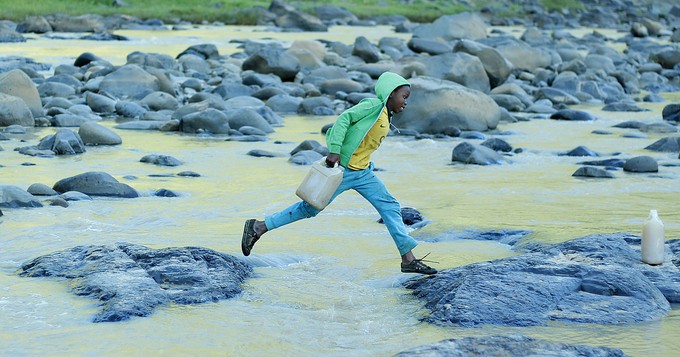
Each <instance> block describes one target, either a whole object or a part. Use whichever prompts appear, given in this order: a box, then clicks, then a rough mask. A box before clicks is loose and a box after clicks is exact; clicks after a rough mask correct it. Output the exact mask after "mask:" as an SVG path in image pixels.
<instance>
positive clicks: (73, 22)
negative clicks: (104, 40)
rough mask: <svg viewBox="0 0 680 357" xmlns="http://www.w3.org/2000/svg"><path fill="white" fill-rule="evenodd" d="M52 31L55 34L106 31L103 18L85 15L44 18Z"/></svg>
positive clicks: (61, 15)
mask: <svg viewBox="0 0 680 357" xmlns="http://www.w3.org/2000/svg"><path fill="white" fill-rule="evenodd" d="M45 18H46V19H47V21H48V22H49V24H50V26H51V27H52V30H54V31H56V32H103V31H106V24H105V23H104V18H103V17H102V16H100V15H93V14H85V15H80V16H69V15H64V14H51V15H47V16H45Z"/></svg>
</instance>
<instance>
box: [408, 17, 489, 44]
mask: <svg viewBox="0 0 680 357" xmlns="http://www.w3.org/2000/svg"><path fill="white" fill-rule="evenodd" d="M413 36H415V37H420V38H427V39H441V40H444V41H445V42H448V41H453V40H459V39H463V38H466V39H470V40H477V39H480V38H485V37H486V24H485V23H484V20H483V19H482V18H481V17H480V16H478V15H476V14H471V13H461V14H456V15H444V16H442V17H440V18H438V19H436V20H435V21H434V22H432V23H429V24H424V25H419V26H417V27H416V28H414V29H413Z"/></svg>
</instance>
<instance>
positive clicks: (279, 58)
mask: <svg viewBox="0 0 680 357" xmlns="http://www.w3.org/2000/svg"><path fill="white" fill-rule="evenodd" d="M242 68H243V70H244V71H246V70H253V71H255V72H258V73H265V74H266V73H272V74H275V75H277V76H279V77H280V78H281V79H282V80H284V81H292V80H293V79H295V75H297V73H298V72H299V71H300V63H299V62H298V58H297V57H295V56H293V55H292V54H291V53H289V52H287V51H285V50H283V49H282V48H278V47H276V46H265V47H262V48H260V49H259V50H257V51H256V52H255V53H253V54H252V55H251V56H250V57H248V58H246V60H245V61H243V65H242Z"/></svg>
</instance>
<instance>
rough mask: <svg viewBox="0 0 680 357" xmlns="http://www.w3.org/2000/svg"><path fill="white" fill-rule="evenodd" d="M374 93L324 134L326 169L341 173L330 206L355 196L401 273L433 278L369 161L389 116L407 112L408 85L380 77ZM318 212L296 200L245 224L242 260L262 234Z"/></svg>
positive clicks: (394, 77) (388, 76) (396, 205)
mask: <svg viewBox="0 0 680 357" xmlns="http://www.w3.org/2000/svg"><path fill="white" fill-rule="evenodd" d="M375 93H376V95H377V98H365V99H363V100H362V101H361V102H359V103H358V104H357V105H355V106H353V107H352V108H349V109H347V110H345V111H344V112H343V113H342V114H340V116H339V117H338V119H337V120H336V121H335V124H333V127H331V128H330V129H329V130H328V132H327V133H326V144H327V146H328V151H329V154H328V156H327V157H326V164H327V165H328V166H330V167H333V166H335V165H336V164H339V165H341V166H343V167H344V168H345V171H344V174H343V178H342V182H341V183H340V186H339V187H338V189H337V190H336V191H335V194H333V197H332V198H331V200H330V202H332V201H333V200H334V199H335V197H337V196H338V195H339V194H341V193H343V192H345V191H347V190H349V189H354V190H355V191H357V192H359V194H361V195H362V196H363V197H364V198H366V200H368V202H370V203H371V204H372V205H373V207H375V209H376V210H377V211H378V213H380V216H381V217H382V219H383V221H384V222H385V226H386V227H387V230H388V231H389V233H390V236H392V239H393V240H394V243H395V244H396V245H397V249H398V250H399V254H400V255H401V271H402V272H403V273H420V274H427V275H430V274H436V273H437V270H436V269H434V268H431V267H429V266H428V265H426V264H425V263H423V259H416V257H415V256H414V255H413V252H412V249H413V248H415V246H416V245H417V244H418V243H417V242H416V241H415V239H413V238H412V237H411V236H409V235H408V234H407V233H406V227H405V226H404V222H403V220H402V217H401V207H400V205H399V202H397V200H396V199H395V198H394V197H393V196H392V195H391V194H390V193H389V192H388V191H387V188H386V187H385V184H383V182H382V181H381V180H380V179H379V178H378V177H377V176H375V174H374V173H373V163H372V162H371V154H372V153H373V152H374V151H375V150H376V149H378V147H379V146H380V144H381V143H382V141H383V140H384V139H385V137H387V134H388V132H389V130H390V124H391V122H390V121H391V118H392V115H393V114H394V113H399V112H401V111H402V110H404V108H405V107H406V100H407V99H408V97H409V95H410V94H411V84H410V83H409V82H408V81H407V80H406V79H404V78H402V77H401V76H399V75H398V74H396V73H392V72H385V73H383V74H382V75H380V78H378V80H377V82H376V84H375ZM319 212H320V211H319V210H317V209H316V208H314V207H312V206H311V205H309V204H308V203H307V202H305V201H300V202H298V203H295V204H293V205H292V206H290V207H288V208H286V209H284V210H282V211H280V212H278V213H274V214H272V215H271V216H267V217H265V219H264V221H258V220H255V219H249V220H247V221H246V224H245V227H244V229H243V238H242V239H241V250H242V251H243V255H246V256H247V255H250V251H251V250H252V249H253V246H254V245H255V242H257V240H258V239H260V237H262V235H263V234H265V233H266V232H268V231H270V230H272V229H275V228H278V227H281V226H283V225H286V224H289V223H292V222H295V221H298V220H300V219H303V218H311V217H314V216H316V215H317V214H319Z"/></svg>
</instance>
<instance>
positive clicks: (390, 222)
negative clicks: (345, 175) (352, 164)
mask: <svg viewBox="0 0 680 357" xmlns="http://www.w3.org/2000/svg"><path fill="white" fill-rule="evenodd" d="M372 169H373V166H372V165H371V167H370V168H369V169H367V170H366V172H365V174H364V175H362V179H361V180H360V183H357V184H356V185H355V186H354V189H355V190H356V191H357V192H359V194H361V195H362V196H363V197H364V198H366V200H368V202H370V203H371V205H373V207H375V209H376V210H377V211H378V213H379V214H380V217H382V219H383V222H384V223H385V226H386V227H387V231H388V232H389V233H390V236H392V239H393V240H394V243H395V244H396V246H397V249H398V250H399V254H400V255H401V257H402V263H401V271H402V272H404V273H420V274H436V273H437V270H436V269H434V268H431V267H429V266H427V265H426V264H425V263H423V262H422V259H416V258H415V256H414V255H413V253H412V252H411V250H412V249H413V248H415V247H416V246H417V245H418V242H417V241H416V240H415V239H413V237H411V236H410V235H409V234H408V233H407V232H406V225H404V220H403V218H402V216H401V205H400V204H399V202H398V201H397V200H396V199H395V198H394V196H392V194H390V193H389V191H388V190H387V187H385V184H384V183H383V182H382V181H381V180H380V179H379V178H378V177H377V176H376V175H375V174H374V173H373V170H372Z"/></svg>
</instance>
